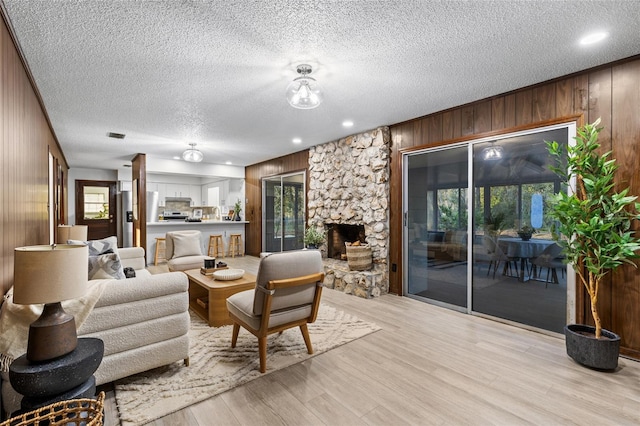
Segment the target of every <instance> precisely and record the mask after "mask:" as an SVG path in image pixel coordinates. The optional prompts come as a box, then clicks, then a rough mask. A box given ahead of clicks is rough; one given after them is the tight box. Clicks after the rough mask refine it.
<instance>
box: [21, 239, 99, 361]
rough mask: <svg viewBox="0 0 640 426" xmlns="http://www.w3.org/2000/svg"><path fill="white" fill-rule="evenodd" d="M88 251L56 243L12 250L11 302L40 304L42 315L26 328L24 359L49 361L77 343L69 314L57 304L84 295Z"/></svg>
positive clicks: (80, 246) (75, 246)
mask: <svg viewBox="0 0 640 426" xmlns="http://www.w3.org/2000/svg"><path fill="white" fill-rule="evenodd" d="M88 256H89V252H88V248H87V246H84V245H67V244H58V245H50V246H45V245H43V246H28V247H18V248H16V249H15V261H14V265H15V269H14V277H15V278H14V284H13V302H14V303H17V304H20V305H31V304H37V303H44V304H45V305H44V309H43V311H42V315H40V317H39V318H38V319H37V320H36V321H34V322H33V323H32V324H31V325H30V326H29V340H28V342H27V359H28V360H29V361H32V362H39V361H46V360H51V359H54V358H57V357H60V356H63V355H66V354H68V353H70V352H72V351H73V350H74V349H75V348H76V346H77V344H78V336H77V333H76V324H75V320H74V318H73V315H69V314H67V313H66V312H65V311H64V309H63V308H62V304H61V303H60V302H61V301H63V300H68V299H75V298H78V297H81V296H82V295H84V293H85V291H86V288H87V280H88V278H87V276H88V275H87V265H88Z"/></svg>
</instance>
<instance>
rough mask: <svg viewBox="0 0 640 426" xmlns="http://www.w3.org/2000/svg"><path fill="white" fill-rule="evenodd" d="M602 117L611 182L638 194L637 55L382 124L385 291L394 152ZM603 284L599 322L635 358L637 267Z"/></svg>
mask: <svg viewBox="0 0 640 426" xmlns="http://www.w3.org/2000/svg"><path fill="white" fill-rule="evenodd" d="M575 116H579V117H582V120H584V121H588V122H593V121H594V120H596V119H597V118H598V117H601V118H602V124H601V125H602V126H604V130H603V131H602V132H601V133H600V142H601V144H602V146H603V149H605V150H612V151H613V156H614V158H617V160H618V163H619V165H620V169H619V171H618V174H617V182H618V183H619V185H621V186H623V185H628V186H630V188H631V193H632V194H640V168H639V167H638V164H639V162H640V56H638V57H634V58H630V59H627V60H624V61H620V62H617V63H614V64H609V65H606V66H602V67H598V68H596V69H592V70H587V71H584V72H581V73H577V74H574V75H570V76H566V77H563V78H559V79H556V80H553V81H550V82H546V83H543V84H539V85H536V86H532V87H527V88H523V89H521V90H517V91H514V92H511V93H508V94H504V95H500V96H495V97H492V98H490V99H484V100H480V101H478V102H474V103H471V104H468V105H463V106H460V107H457V108H453V109H450V110H446V111H442V112H438V113H435V114H431V115H428V116H425V117H421V118H418V119H415V120H411V121H408V122H404V123H399V124H396V125H393V126H390V130H391V137H392V151H391V152H392V154H391V215H390V218H391V219H390V220H391V223H390V231H391V246H390V250H389V253H390V264H391V265H393V264H396V265H397V272H390V274H389V275H390V291H391V292H394V293H397V294H402V272H403V271H402V152H403V151H405V150H411V149H416V148H418V147H420V148H425V147H429V146H436V145H444V144H448V143H453V142H456V141H460V140H464V139H472V138H478V137H484V136H486V135H489V134H492V133H496V132H499V133H509V132H511V131H514V130H517V129H519V128H522V127H530V126H537V125H538V124H543V123H545V122H548V121H555V120H559V119H563V118H565V117H575ZM611 281H612V285H610V286H607V287H606V288H605V289H604V291H603V296H602V298H601V300H600V302H599V303H600V309H601V313H602V316H603V321H604V326H605V327H606V328H607V329H609V330H612V331H614V332H616V333H618V334H620V335H621V338H622V349H621V352H622V353H624V354H626V355H630V356H633V357H636V358H640V327H637V324H640V270H638V269H635V268H633V267H630V266H629V267H623V268H622V269H621V270H620V271H619V272H616V274H615V275H614V276H613V277H612V279H611ZM578 295H579V297H578V302H577V303H578V306H577V312H578V318H577V320H578V321H579V322H589V321H590V316H591V315H590V313H589V312H588V309H589V307H588V300H586V298H584V293H583V292H582V289H581V288H580V291H578Z"/></svg>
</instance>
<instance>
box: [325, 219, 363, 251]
mask: <svg viewBox="0 0 640 426" xmlns="http://www.w3.org/2000/svg"><path fill="white" fill-rule="evenodd" d="M325 227H326V228H327V239H326V244H327V258H329V259H338V260H345V256H346V250H345V243H347V242H349V243H353V242H355V241H360V242H361V243H366V242H367V240H366V236H365V233H364V225H345V224H341V223H329V224H326V225H325Z"/></svg>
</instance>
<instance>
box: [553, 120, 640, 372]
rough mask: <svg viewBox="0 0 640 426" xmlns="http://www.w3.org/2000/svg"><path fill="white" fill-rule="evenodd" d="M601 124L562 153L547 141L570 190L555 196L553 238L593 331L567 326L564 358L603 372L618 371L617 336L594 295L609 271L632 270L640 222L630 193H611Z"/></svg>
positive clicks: (611, 167)
mask: <svg viewBox="0 0 640 426" xmlns="http://www.w3.org/2000/svg"><path fill="white" fill-rule="evenodd" d="M599 124H600V119H598V120H596V121H595V122H594V123H593V124H586V125H584V126H582V127H580V128H578V129H577V136H576V137H575V141H576V143H575V145H574V146H569V147H567V149H566V150H567V156H566V163H565V161H564V148H563V147H562V146H560V145H559V144H558V143H557V142H555V141H554V142H547V149H548V152H549V153H550V154H551V156H552V157H554V158H555V161H556V165H555V166H553V167H551V169H552V170H553V172H555V173H556V174H557V175H558V176H559V177H560V179H561V181H562V182H563V183H564V184H565V185H567V186H568V187H569V188H570V192H569V193H568V194H567V193H565V192H564V191H560V192H559V193H558V194H556V195H555V196H554V199H553V203H552V207H551V211H550V215H551V216H552V217H553V218H554V219H555V220H556V221H557V224H556V226H555V229H554V239H555V240H556V241H557V242H558V244H559V245H560V246H561V247H562V248H563V252H564V254H565V256H566V259H567V261H568V262H569V263H571V264H573V265H574V266H575V271H576V275H577V277H578V280H579V281H580V282H581V283H582V284H583V285H584V287H585V288H586V290H587V293H588V294H589V299H590V301H591V314H592V316H593V321H594V324H595V327H592V326H588V325H581V324H569V325H567V326H566V327H565V336H566V347H567V354H568V355H569V356H570V357H571V358H573V359H574V360H575V361H577V362H578V363H580V364H582V365H585V366H588V367H592V368H597V369H603V370H612V369H615V368H616V367H617V366H618V355H619V350H620V337H619V336H618V335H617V334H615V333H613V332H611V331H608V330H605V329H603V328H602V323H601V319H600V315H599V314H598V296H599V294H600V291H601V289H602V287H603V286H604V285H606V282H607V281H605V280H604V278H605V277H606V276H607V274H608V273H609V272H610V271H613V270H615V269H616V268H618V267H619V266H620V265H622V264H629V265H633V266H636V265H635V263H634V262H633V261H632V260H631V259H633V258H636V257H638V254H637V253H636V252H637V250H638V249H640V240H639V239H638V238H636V237H635V235H634V231H633V230H632V229H631V223H632V221H634V220H637V219H639V218H640V217H639V215H638V210H640V203H637V202H635V200H636V198H637V197H635V196H630V195H628V194H629V189H628V188H625V189H621V190H616V189H615V186H616V184H615V182H614V175H615V171H616V170H617V169H618V166H617V165H616V161H615V159H611V158H610V156H611V152H606V153H604V154H599V148H600V144H599V143H598V133H600V131H601V130H602V128H598V125H599Z"/></svg>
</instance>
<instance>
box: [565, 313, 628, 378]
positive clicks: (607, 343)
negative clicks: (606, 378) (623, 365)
mask: <svg viewBox="0 0 640 426" xmlns="http://www.w3.org/2000/svg"><path fill="white" fill-rule="evenodd" d="M595 332H596V328H595V327H592V326H590V325H583V324H569V325H566V326H565V327H564V335H565V338H566V340H565V341H566V346H567V355H569V356H570V357H571V358H573V360H574V361H576V362H577V363H578V364H582V365H584V366H585V367H590V368H595V369H598V370H615V369H616V367H618V356H619V355H620V336H618V335H617V334H615V333H612V332H611V331H608V330H605V329H602V336H603V338H600V339H596V337H595Z"/></svg>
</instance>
